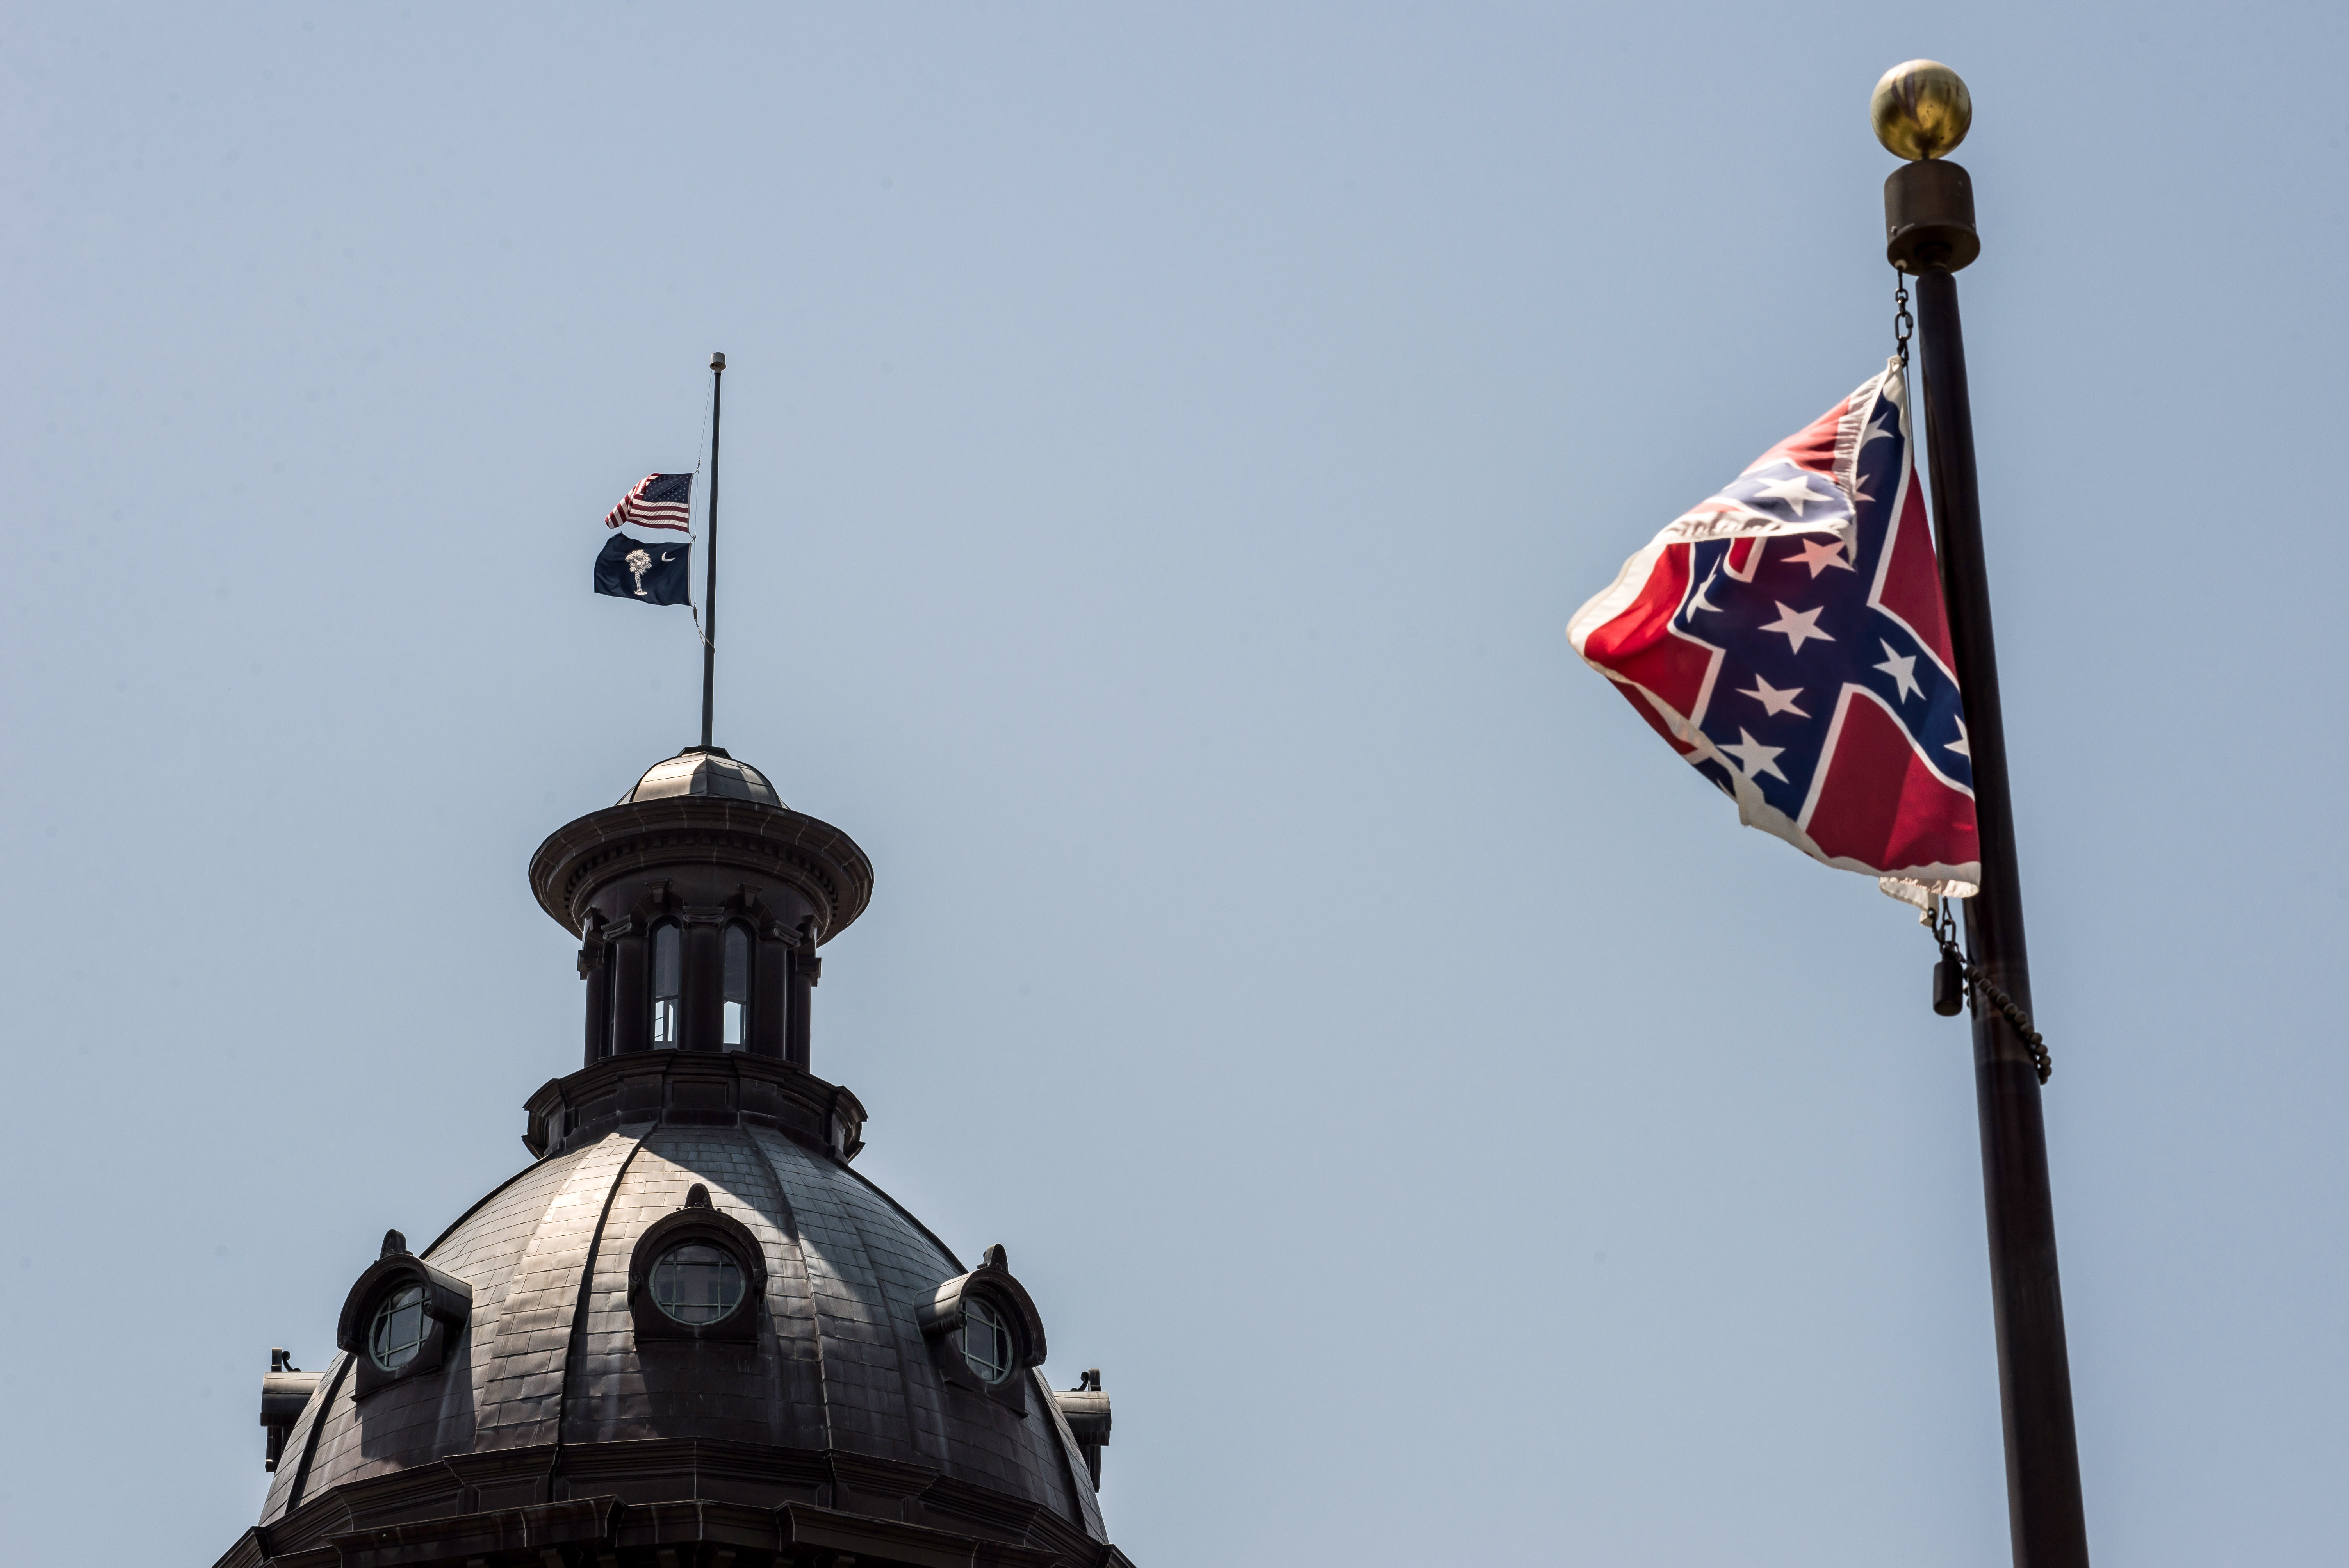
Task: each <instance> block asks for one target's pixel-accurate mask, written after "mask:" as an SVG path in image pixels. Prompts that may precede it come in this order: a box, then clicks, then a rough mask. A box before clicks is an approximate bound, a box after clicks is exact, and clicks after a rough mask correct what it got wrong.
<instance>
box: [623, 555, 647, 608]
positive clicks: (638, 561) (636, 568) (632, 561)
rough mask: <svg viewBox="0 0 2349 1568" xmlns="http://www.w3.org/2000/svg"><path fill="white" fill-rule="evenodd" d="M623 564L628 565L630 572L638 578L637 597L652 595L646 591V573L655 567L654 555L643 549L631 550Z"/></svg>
mask: <svg viewBox="0 0 2349 1568" xmlns="http://www.w3.org/2000/svg"><path fill="white" fill-rule="evenodd" d="M622 564H623V565H625V566H626V567H627V569H628V572H629V574H630V575H632V576H634V577H635V578H636V597H637V598H639V599H646V598H649V597H651V595H650V594H648V593H646V592H645V573H647V572H650V571H651V570H652V569H653V558H652V556H651V555H649V554H648V553H647V552H644V551H641V550H631V551H629V552H628V556H627V559H626V561H625V562H622Z"/></svg>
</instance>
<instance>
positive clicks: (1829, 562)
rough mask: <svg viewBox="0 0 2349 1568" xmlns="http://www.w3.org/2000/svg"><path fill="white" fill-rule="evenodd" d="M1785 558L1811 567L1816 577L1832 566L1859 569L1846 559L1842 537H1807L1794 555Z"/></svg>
mask: <svg viewBox="0 0 2349 1568" xmlns="http://www.w3.org/2000/svg"><path fill="white" fill-rule="evenodd" d="M1785 559H1786V560H1787V561H1789V562H1800V563H1801V564H1803V565H1805V566H1807V567H1809V568H1810V569H1811V575H1812V576H1814V577H1816V576H1817V575H1818V574H1819V573H1822V572H1825V571H1826V569H1827V568H1828V567H1830V566H1833V567H1836V568H1838V569H1839V570H1841V571H1845V572H1854V571H1857V570H1858V568H1857V567H1855V566H1853V565H1852V563H1851V562H1848V561H1846V560H1845V559H1844V557H1843V541H1842V540H1840V539H1829V540H1816V539H1806V540H1804V541H1803V542H1802V543H1801V544H1800V545H1799V546H1797V547H1796V548H1795V552H1794V553H1793V554H1792V555H1789V556H1787V557H1786V558H1785Z"/></svg>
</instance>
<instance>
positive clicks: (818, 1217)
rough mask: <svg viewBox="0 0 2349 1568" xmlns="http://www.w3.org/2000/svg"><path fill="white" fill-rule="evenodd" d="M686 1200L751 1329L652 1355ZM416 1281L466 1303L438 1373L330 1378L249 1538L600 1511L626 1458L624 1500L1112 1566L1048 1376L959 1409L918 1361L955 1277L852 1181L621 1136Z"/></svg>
mask: <svg viewBox="0 0 2349 1568" xmlns="http://www.w3.org/2000/svg"><path fill="white" fill-rule="evenodd" d="M697 1186H701V1187H704V1188H706V1190H707V1193H708V1203H709V1209H710V1210H712V1211H714V1212H715V1213H716V1214H717V1215H719V1216H720V1217H721V1219H720V1221H719V1222H721V1223H726V1224H730V1225H739V1226H740V1228H741V1233H742V1234H743V1236H744V1240H745V1242H746V1243H748V1244H750V1245H753V1246H755V1248H756V1249H757V1252H758V1254H759V1255H760V1256H761V1258H762V1260H763V1264H764V1278H763V1280H762V1281H761V1289H762V1290H763V1296H762V1297H761V1299H760V1300H759V1304H758V1305H759V1310H760V1315H761V1321H760V1322H758V1323H757V1325H756V1334H755V1337H753V1336H748V1335H746V1336H744V1338H743V1339H742V1341H741V1342H740V1344H727V1345H719V1344H714V1343H713V1344H691V1345H674V1344H665V1343H661V1342H659V1341H652V1342H647V1341H645V1340H644V1339H643V1337H642V1336H641V1335H640V1334H639V1333H637V1332H635V1331H632V1327H631V1324H632V1318H631V1306H630V1300H629V1297H630V1291H631V1276H630V1270H631V1267H632V1264H634V1263H635V1262H636V1260H635V1258H634V1254H635V1253H636V1248H637V1243H639V1241H640V1240H643V1239H645V1238H646V1237H647V1233H648V1232H651V1231H653V1230H655V1228H656V1227H657V1226H660V1225H663V1224H664V1223H668V1224H674V1223H675V1222H676V1216H677V1215H678V1214H679V1212H682V1211H685V1210H687V1208H688V1204H698V1202H700V1199H699V1198H698V1197H697V1196H696V1195H695V1194H694V1189H695V1188H696V1187H697ZM667 1244H668V1243H663V1242H662V1241H661V1240H660V1238H659V1237H658V1236H655V1237H653V1239H652V1247H653V1249H655V1250H657V1249H659V1248H661V1247H663V1246H665V1245H667ZM989 1252H990V1257H989V1260H988V1267H996V1266H999V1264H1000V1258H999V1255H996V1254H995V1252H994V1249H989ZM420 1257H421V1260H422V1261H423V1262H425V1263H429V1265H430V1267H431V1269H432V1270H435V1271H439V1272H440V1274H445V1275H449V1276H453V1277H454V1279H455V1280H458V1281H461V1282H462V1284H463V1285H464V1286H465V1287H466V1288H469V1289H470V1291H471V1309H470V1315H469V1316H468V1317H467V1318H466V1321H465V1322H464V1324H463V1326H462V1327H461V1329H460V1330H457V1331H456V1337H455V1338H454V1340H453V1341H451V1342H450V1346H449V1348H448V1351H447V1359H446V1362H445V1363H444V1364H443V1365H442V1366H441V1367H440V1369H439V1370H438V1371H436V1372H434V1373H433V1374H432V1375H431V1376H429V1377H416V1378H412V1379H409V1380H408V1381H405V1382H398V1383H393V1384H391V1385H389V1386H387V1387H374V1388H371V1389H369V1388H364V1387H362V1386H361V1384H362V1379H361V1378H360V1377H357V1376H354V1375H353V1365H354V1363H355V1361H356V1360H357V1356H355V1355H353V1354H349V1353H345V1354H340V1355H337V1356H336V1358H335V1360H334V1362H333V1364H332V1365H331V1366H330V1367H328V1368H327V1370H326V1375H325V1376H324V1377H322V1378H321V1379H320V1380H319V1383H318V1388H317V1392H316V1394H315V1395H313V1396H312V1397H311V1398H310V1400H309V1403H308V1405H307V1407H306V1408H305V1409H304V1410H303V1412H302V1415H301V1417H300V1418H299V1420H298V1421H297V1422H296V1423H295V1426H294V1428H293V1429H292V1430H291V1431H290V1432H289V1433H288V1434H287V1438H286V1442H285V1460H284V1461H283V1462H281V1463H280V1464H279V1465H278V1467H277V1470H276V1472H275V1475H274V1479H273V1480H272V1483H271V1486H270V1491H269V1498H268V1502H267V1504H266V1506H265V1507H264V1510H263V1513H262V1523H263V1525H264V1530H266V1529H268V1528H270V1527H273V1526H277V1525H279V1524H280V1522H285V1521H286V1520H287V1519H288V1517H289V1516H291V1515H295V1514H296V1513H297V1512H302V1518H303V1519H305V1520H307V1519H309V1518H310V1517H311V1516H313V1515H316V1514H317V1512H318V1511H319V1509H320V1508H321V1507H331V1509H332V1510H333V1511H335V1512H336V1514H337V1515H338V1516H344V1517H349V1518H353V1519H357V1518H359V1517H360V1516H362V1515H363V1514H365V1513H366V1512H367V1510H368V1509H369V1507H370V1506H371V1500H376V1501H373V1502H372V1506H375V1507H384V1506H387V1505H388V1504H389V1502H390V1501H391V1500H392V1499H393V1498H394V1497H395V1496H397V1497H398V1499H399V1500H401V1501H400V1503H399V1511H400V1512H401V1513H402V1514H403V1515H406V1516H415V1517H422V1516H423V1515H417V1514H415V1513H414V1510H416V1509H417V1508H419V1506H422V1504H423V1502H424V1501H425V1500H424V1497H423V1492H424V1491H430V1490H432V1489H434V1488H439V1487H450V1488H467V1487H469V1488H471V1491H469V1492H466V1493H465V1494H464V1495H465V1498H466V1499H467V1500H468V1501H457V1500H455V1499H453V1498H452V1501H451V1502H450V1506H449V1508H448V1510H447V1511H450V1512H465V1511H469V1510H471V1509H480V1508H486V1507H489V1506H491V1503H492V1497H493V1496H494V1495H502V1494H498V1493H496V1491H495V1488H496V1487H499V1486H510V1487H519V1488H522V1489H523V1490H522V1491H519V1492H517V1493H516V1494H515V1495H516V1496H517V1497H518V1498H527V1497H529V1496H531V1495H535V1496H536V1497H538V1498H539V1499H541V1500H543V1501H554V1500H556V1499H560V1498H562V1497H564V1496H566V1495H567V1496H570V1497H574V1498H582V1497H588V1496H591V1495H595V1494H598V1493H601V1492H609V1491H612V1490H613V1487H614V1477H613V1476H611V1475H606V1474H602V1473H598V1471H597V1470H596V1469H595V1467H597V1466H599V1465H603V1466H608V1465H609V1464H612V1463H616V1462H617V1461H616V1460H598V1459H596V1458H595V1457H594V1456H595V1455H597V1454H599V1453H601V1454H607V1455H608V1454H613V1453H616V1452H620V1451H623V1450H618V1449H611V1448H608V1447H605V1448H601V1449H599V1448H597V1447H596V1445H613V1444H620V1445H626V1451H628V1452H631V1453H633V1454H635V1455H636V1456H638V1457H636V1458H633V1459H630V1460H627V1461H626V1462H627V1464H628V1465H629V1466H630V1467H632V1469H631V1470H630V1472H629V1473H632V1474H633V1473H635V1472H636V1471H643V1472H645V1476H644V1477H640V1478H639V1480H637V1481H636V1482H635V1483H634V1484H636V1485H637V1486H639V1487H641V1486H643V1485H646V1484H647V1480H646V1479H645V1478H646V1477H649V1476H651V1475H654V1474H657V1473H671V1474H677V1475H679V1476H681V1477H683V1481H682V1482H681V1484H680V1487H679V1490H678V1495H683V1496H690V1497H698V1498H705V1499H727V1498H728V1497H729V1495H730V1494H733V1493H739V1494H740V1495H739V1496H734V1497H732V1498H731V1501H740V1502H756V1503H759V1504H760V1505H761V1506H765V1507H775V1506H779V1505H781V1504H782V1503H785V1502H788V1501H792V1500H793V1499H798V1500H799V1501H802V1502H803V1503H805V1504H808V1505H820V1506H822V1507H824V1508H833V1509H839V1508H847V1507H851V1506H856V1507H858V1508H859V1509H860V1510H861V1511H866V1512H875V1513H883V1512H885V1513H886V1514H888V1515H889V1516H891V1517H894V1518H896V1519H899V1520H902V1521H904V1522H906V1523H907V1524H920V1525H926V1526H929V1527H931V1528H934V1529H945V1530H953V1531H960V1532H970V1533H973V1534H976V1535H982V1536H991V1537H994V1538H995V1539H999V1540H1000V1539H1005V1538H1006V1537H1007V1536H1008V1537H1009V1538H1010V1539H1012V1540H1020V1539H1025V1540H1027V1541H1029V1542H1034V1543H1038V1544H1041V1543H1043V1542H1054V1543H1056V1549H1057V1548H1058V1545H1059V1544H1061V1543H1067V1544H1075V1543H1088V1542H1090V1543H1096V1544H1092V1545H1090V1546H1088V1547H1087V1549H1086V1551H1085V1553H1084V1555H1085V1556H1086V1557H1087V1558H1088V1559H1090V1558H1092V1557H1094V1556H1097V1555H1101V1554H1102V1553H1104V1552H1105V1550H1106V1548H1105V1545H1103V1544H1100V1543H1105V1542H1107V1540H1108V1535H1107V1532H1106V1531H1105V1530H1104V1529H1103V1527H1102V1515H1101V1511H1100V1508H1099V1505H1098V1503H1097V1502H1096V1501H1095V1499H1094V1496H1093V1489H1092V1484H1091V1481H1090V1480H1089V1477H1088V1473H1087V1469H1086V1460H1085V1459H1084V1458H1083V1453H1082V1449H1081V1447H1080V1444H1079V1442H1078V1439H1076V1438H1075V1437H1074V1435H1073V1434H1072V1432H1071V1428H1070V1426H1069V1424H1068V1421H1067V1420H1066V1419H1065V1418H1064V1417H1063V1416H1062V1414H1061V1408H1060V1407H1059V1405H1058V1404H1057V1403H1056V1402H1055V1399H1054V1398H1053V1395H1052V1392H1051V1390H1050V1386H1049V1385H1047V1384H1046V1383H1045V1382H1044V1379H1043V1374H1042V1372H1041V1371H1040V1369H1039V1370H1034V1371H1028V1372H1021V1373H1018V1374H1016V1376H1018V1377H1025V1378H1028V1379H1030V1387H1029V1388H1028V1389H1027V1390H1026V1391H1025V1399H1024V1403H1025V1409H1024V1411H1023V1410H1022V1409H1019V1408H1014V1407H1015V1405H1016V1404H1017V1403H1018V1401H1007V1400H1004V1399H1000V1398H991V1397H980V1396H974V1395H973V1394H971V1393H970V1392H968V1390H966V1389H964V1388H961V1387H950V1386H949V1384H948V1381H947V1378H946V1377H942V1376H941V1374H940V1372H939V1370H938V1367H937V1364H936V1359H935V1357H933V1356H932V1355H931V1354H929V1350H928V1347H927V1346H926V1343H925V1321H926V1320H925V1318H924V1315H923V1314H924V1313H925V1311H926V1310H927V1311H935V1309H934V1308H933V1307H932V1304H933V1303H934V1302H935V1301H936V1300H937V1299H939V1297H940V1286H941V1285H944V1284H948V1283H949V1282H952V1281H954V1280H956V1279H957V1277H959V1276H963V1275H965V1274H967V1272H968V1271H966V1270H965V1269H964V1267H963V1266H962V1264H960V1263H959V1262H957V1260H956V1258H955V1257H954V1255H953V1254H952V1253H949V1252H948V1251H947V1248H946V1247H945V1246H944V1244H942V1243H940V1242H939V1241H938V1240H937V1239H936V1237H934V1236H932V1235H931V1234H930V1233H929V1232H928V1231H927V1230H926V1229H924V1228H923V1227H922V1225H921V1224H920V1223H919V1222H916V1220H914V1219H913V1217H912V1216H911V1215H909V1214H907V1213H906V1212H905V1211H904V1210H903V1209H901V1208H899V1207H898V1206H897V1204H896V1203H895V1202H894V1201H892V1200H891V1199H890V1198H889V1197H888V1196H887V1195H886V1194H885V1193H884V1192H882V1191H880V1190H879V1189H878V1188H876V1187H874V1186H873V1185H872V1184H871V1183H870V1182H868V1181H865V1180H864V1178H863V1177H862V1176H860V1175H858V1174H857V1173H856V1172H855V1171H854V1170H852V1169H851V1168H850V1167H849V1166H848V1165H847V1163H846V1162H845V1161H843V1160H841V1159H837V1158H833V1157H830V1156H828V1155H826V1154H824V1153H823V1152H820V1151H819V1150H815V1149H812V1148H810V1147H807V1146H805V1145H802V1144H801V1143H799V1142H796V1141H794V1140H792V1139H791V1138H789V1137H786V1136H784V1135H783V1134H782V1133H781V1132H778V1131H775V1130H771V1129H767V1128H762V1127H757V1126H749V1125H740V1126H679V1125H675V1124H664V1123H660V1122H652V1121H638V1122H634V1123H626V1124H623V1125H621V1126H619V1127H617V1128H616V1130H613V1131H611V1132H609V1133H606V1134H605V1135H604V1136H603V1137H601V1138H596V1139H595V1140H592V1141H589V1142H586V1143H585V1144H584V1145H582V1146H579V1147H575V1148H572V1149H569V1150H564V1152H561V1153H557V1154H552V1155H550V1156H549V1157H548V1158H545V1159H543V1160H541V1161H538V1162H536V1163H535V1164H533V1165H532V1166H530V1167H529V1168H528V1169H526V1170H524V1171H522V1172H521V1173H520V1174H519V1175H517V1176H515V1177H513V1178H512V1180H510V1181H507V1182H506V1183H505V1185H503V1186H502V1187H501V1188H499V1189H498V1190H497V1191H494V1192H492V1193H491V1194H490V1195H489V1196H488V1197H487V1198H485V1199H483V1200H482V1201H481V1202H480V1203H478V1204H477V1205H475V1206H474V1208H473V1209H472V1211H471V1212H469V1213H467V1214H466V1215H465V1216H464V1217H463V1218H462V1219H461V1220H460V1221H459V1222H457V1223H456V1224H455V1225H453V1226H451V1227H450V1230H449V1231H448V1232H447V1233H445V1234H443V1235H442V1236H441V1237H440V1240H439V1241H437V1242H435V1243H433V1244H432V1245H431V1246H429V1247H428V1248H426V1249H425V1250H424V1251H423V1253H421V1254H420ZM647 1266H648V1265H647ZM932 1332H935V1329H934V1328H933V1330H932ZM362 1394H364V1395H365V1405H364V1408H362V1407H361V1406H360V1404H359V1402H358V1400H359V1397H360V1396H361V1395H362ZM664 1453H666V1454H668V1455H670V1456H671V1457H669V1458H667V1459H660V1458H659V1456H660V1455H661V1454H664ZM499 1454H503V1455H506V1456H508V1457H507V1458H506V1459H502V1460H494V1462H492V1460H493V1456H496V1455H499ZM465 1456H472V1457H471V1458H466V1457H465ZM656 1461H657V1462H656ZM578 1467H587V1468H585V1469H580V1470H579V1473H577V1474H566V1473H565V1472H567V1471H569V1470H573V1469H577V1468H578ZM509 1472H511V1474H509ZM686 1472H691V1473H690V1474H687V1473H686ZM452 1477H461V1478H462V1479H461V1480H452V1479H451V1478H452ZM517 1478H519V1479H517ZM336 1489H340V1490H339V1491H336ZM419 1489H420V1490H419ZM330 1493H332V1496H331V1498H330V1496H329V1494H330ZM549 1493H551V1494H552V1495H551V1496H549V1495H548V1494H549ZM653 1495H663V1494H662V1493H659V1492H656V1493H654V1494H653ZM876 1500H878V1502H876ZM305 1502H309V1503H311V1504H313V1505H314V1506H312V1507H311V1508H310V1509H309V1510H307V1511H304V1504H305ZM879 1502H885V1506H880V1505H878V1503H879ZM326 1528H327V1527H326V1525H324V1524H319V1525H316V1526H311V1527H307V1528H301V1529H299V1533H300V1534H302V1535H304V1536H306V1535H308V1534H310V1533H313V1532H315V1531H316V1530H324V1529H326ZM340 1528H343V1529H349V1528H352V1525H350V1524H348V1523H346V1524H343V1525H341V1526H340ZM1119 1560H1120V1561H1122V1560H1123V1559H1119Z"/></svg>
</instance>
